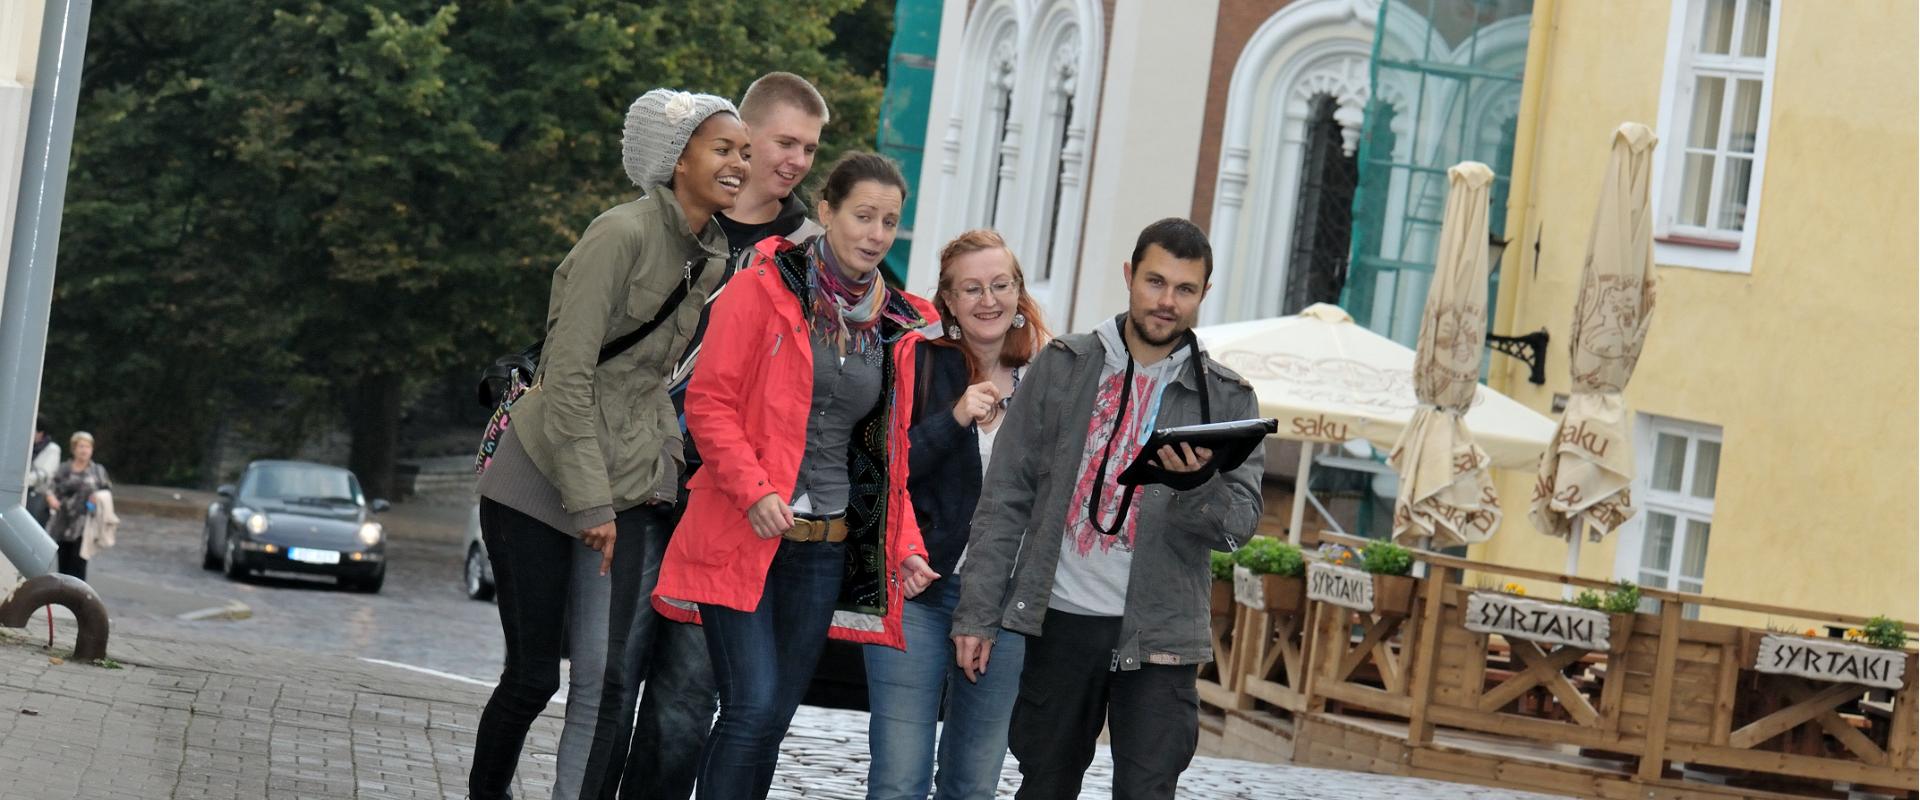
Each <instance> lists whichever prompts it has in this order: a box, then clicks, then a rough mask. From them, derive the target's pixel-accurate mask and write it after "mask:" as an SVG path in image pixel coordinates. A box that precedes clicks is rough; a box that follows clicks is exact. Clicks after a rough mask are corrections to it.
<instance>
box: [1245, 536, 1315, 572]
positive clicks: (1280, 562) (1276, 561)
mask: <svg viewBox="0 0 1920 800" xmlns="http://www.w3.org/2000/svg"><path fill="white" fill-rule="evenodd" d="M1233 561H1234V563H1236V564H1239V565H1240V566H1243V567H1246V568H1247V569H1248V570H1250V571H1252V572H1255V573H1258V574H1261V575H1280V576H1283V577H1288V578H1297V577H1299V576H1301V575H1304V574H1306V571H1307V560H1306V557H1305V556H1302V555H1301V554H1300V548H1298V547H1294V546H1293V545H1291V544H1288V543H1286V542H1283V541H1280V540H1279V539H1275V538H1273V537H1271V536H1255V537H1253V539H1252V540H1251V541H1249V542H1247V544H1246V546H1244V547H1241V548H1240V549H1239V550H1237V551H1234V554H1233Z"/></svg>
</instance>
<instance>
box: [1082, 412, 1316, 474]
mask: <svg viewBox="0 0 1920 800" xmlns="http://www.w3.org/2000/svg"><path fill="white" fill-rule="evenodd" d="M1279 430H1280V421H1279V420H1277V419H1273V418H1271V417H1267V418H1261V419H1239V420H1233V421H1230V422H1211V423H1207V424H1205V425H1182V426H1179V427H1175V428H1159V429H1156V430H1155V431H1154V432H1153V434H1152V435H1151V436H1148V437H1147V443H1146V444H1145V445H1142V446H1141V447H1140V453H1139V455H1137V456H1135V457H1134V459H1133V463H1132V464H1128V465H1127V469H1126V471H1124V472H1122V473H1120V477H1119V478H1118V481H1119V483H1120V485H1122V486H1135V485H1139V484H1144V483H1168V484H1170V485H1173V484H1179V483H1189V482H1191V481H1189V480H1181V479H1180V478H1182V477H1185V476H1195V475H1197V476H1199V477H1200V478H1201V479H1202V480H1204V479H1205V478H1206V477H1211V475H1212V473H1213V472H1214V471H1216V470H1232V469H1236V468H1238V467H1239V466H1240V465H1241V464H1243V463H1246V460H1247V456H1249V455H1252V454H1253V449H1254V448H1256V447H1259V446H1260V443H1261V442H1262V441H1263V440H1265V439H1266V438H1267V436H1269V435H1271V434H1273V433H1275V432H1277V431H1279ZM1182 444H1186V445H1191V446H1193V447H1195V448H1201V447H1204V448H1207V449H1209V450H1212V451H1213V459H1212V460H1211V461H1210V462H1209V463H1208V464H1207V467H1208V468H1207V469H1203V470H1201V471H1200V472H1199V473H1173V472H1170V471H1169V470H1167V469H1166V467H1165V466H1164V465H1162V464H1161V463H1160V448H1161V447H1165V446H1169V445H1170V446H1172V447H1173V448H1174V450H1176V451H1178V450H1179V449H1180V445H1182Z"/></svg>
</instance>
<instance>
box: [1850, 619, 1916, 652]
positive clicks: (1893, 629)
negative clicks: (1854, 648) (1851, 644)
mask: <svg viewBox="0 0 1920 800" xmlns="http://www.w3.org/2000/svg"><path fill="white" fill-rule="evenodd" d="M1855 630H1857V631H1859V633H1860V639H1859V640H1860V641H1862V642H1865V643H1867V644H1869V645H1872V646H1874V647H1884V648H1887V649H1889V650H1898V649H1901V648H1903V647H1906V646H1907V629H1906V626H1904V625H1901V624H1900V621H1899V620H1896V619H1891V618H1888V617H1884V616H1875V617H1874V618H1872V619H1869V620H1867V625H1866V627H1864V628H1856V629H1855ZM1853 632H1854V631H1848V633H1853ZM1849 638H1851V637H1849Z"/></svg>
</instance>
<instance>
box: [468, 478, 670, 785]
mask: <svg viewBox="0 0 1920 800" xmlns="http://www.w3.org/2000/svg"><path fill="white" fill-rule="evenodd" d="M667 514H668V510H667V509H665V508H662V507H657V506H640V507H637V508H633V509H629V510H627V511H623V512H621V513H620V514H619V515H618V517H617V518H616V519H615V521H614V524H615V527H616V529H617V531H618V533H617V537H618V539H617V542H616V545H615V547H614V555H613V568H612V569H611V570H609V573H608V575H607V576H605V577H602V576H600V575H599V574H598V569H599V563H600V554H599V553H596V552H594V551H592V550H591V549H589V548H587V547H586V545H585V544H584V543H582V542H581V541H580V540H579V539H576V538H574V537H572V536H568V535H566V534H565V533H562V532H560V531H557V530H554V529H553V528H550V527H547V526H546V525H545V524H543V523H541V522H540V521H538V520H536V519H534V518H532V517H529V516H527V515H525V514H522V513H520V512H518V511H515V510H513V509H511V508H508V507H506V506H504V505H501V504H499V503H497V502H494V501H492V500H487V499H482V500H481V501H480V535H481V537H482V538H483V539H484V540H485V541H486V544H487V557H488V560H490V561H491V562H492V563H493V577H494V586H495V589H496V591H497V593H498V594H497V596H498V598H499V604H500V627H501V630H502V632H503V633H505V635H506V645H507V657H506V667H505V670H504V671H503V672H502V673H501V675H500V684H499V685H498V686H497V687H495V688H494V690H493V697H492V698H491V699H489V700H488V701H487V706H486V710H484V711H483V712H481V714H480V725H479V729H478V731H477V734H476V736H475V740H474V746H473V770H472V771H471V772H470V773H469V774H468V789H467V790H468V793H469V795H470V796H471V797H472V798H474V800H495V798H504V797H508V796H509V795H508V793H507V792H508V789H509V787H510V786H511V785H512V782H513V774H514V770H515V768H516V767H518V766H519V761H520V751H521V747H522V746H523V745H524V744H525V743H526V738H527V729H528V728H529V727H530V726H532V724H533V720H534V719H535V718H536V717H538V716H540V713H541V712H542V711H544V710H545V709H546V707H547V701H548V700H550V699H552V698H553V693H554V692H555V691H556V690H558V689H559V688H560V659H561V657H562V655H563V650H564V651H565V652H564V655H566V657H567V658H569V660H570V661H571V664H572V670H571V676H572V682H571V687H570V688H569V690H568V694H567V724H566V728H565V730H564V731H563V732H562V734H561V738H560V748H559V750H560V752H559V754H558V757H557V764H556V767H555V780H554V792H553V796H554V797H555V798H556V800H577V798H602V797H609V796H611V795H612V793H613V790H614V786H615V785H617V784H618V783H619V781H620V773H621V769H622V766H623V765H624V762H625V757H626V754H627V744H628V739H629V737H631V735H632V733H633V724H632V722H633V719H632V717H631V716H630V715H627V714H623V713H622V712H624V711H625V710H627V709H629V708H631V706H628V705H626V704H625V703H624V698H625V697H626V694H627V692H628V686H629V684H630V680H629V679H628V677H627V667H626V664H627V659H625V658H623V657H622V655H623V654H624V653H625V652H626V642H627V636H628V633H629V631H630V629H631V623H632V618H633V614H634V610H635V608H636V607H637V606H638V605H639V604H640V603H641V602H644V600H643V598H642V596H641V594H640V588H639V587H640V581H641V576H642V572H643V570H642V567H643V566H644V563H645V552H644V549H645V548H643V547H642V546H641V543H642V542H643V541H645V540H646V539H647V538H648V537H649V536H650V535H651V534H653V533H654V532H655V531H654V529H657V528H661V527H664V526H665V525H666V524H667V522H666V521H667V519H668V517H667Z"/></svg>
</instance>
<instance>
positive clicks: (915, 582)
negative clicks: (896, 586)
mask: <svg viewBox="0 0 1920 800" xmlns="http://www.w3.org/2000/svg"><path fill="white" fill-rule="evenodd" d="M937 580H940V573H938V572H934V571H933V567H931V566H928V564H927V560H926V559H925V558H923V557H921V556H917V555H912V556H907V560H905V561H902V562H900V588H901V590H902V591H904V592H906V593H907V596H908V597H916V596H918V595H919V594H920V593H921V592H924V591H926V590H927V587H928V586H931V585H933V582H934V581H937Z"/></svg>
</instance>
